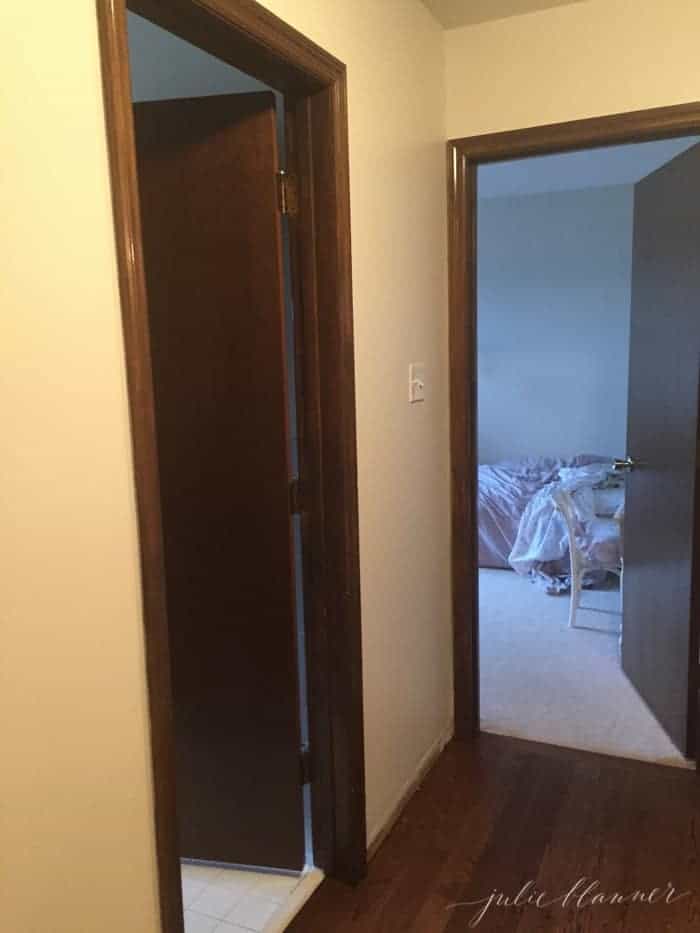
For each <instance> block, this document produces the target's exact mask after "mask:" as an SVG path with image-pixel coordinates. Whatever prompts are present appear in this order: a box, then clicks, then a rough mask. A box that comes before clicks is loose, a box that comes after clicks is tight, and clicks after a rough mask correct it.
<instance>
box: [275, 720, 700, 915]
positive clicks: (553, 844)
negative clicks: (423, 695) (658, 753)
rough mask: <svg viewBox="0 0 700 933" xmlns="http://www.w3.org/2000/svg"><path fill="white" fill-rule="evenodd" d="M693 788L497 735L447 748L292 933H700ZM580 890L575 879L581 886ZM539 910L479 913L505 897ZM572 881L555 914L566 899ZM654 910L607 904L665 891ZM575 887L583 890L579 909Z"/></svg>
mask: <svg viewBox="0 0 700 933" xmlns="http://www.w3.org/2000/svg"><path fill="white" fill-rule="evenodd" d="M699 840H700V781H699V780H698V776H697V775H696V774H695V773H694V772H691V771H683V770H680V769H676V768H670V767H663V766H660V765H647V764H643V763H640V762H632V761H626V760H623V759H617V758H610V757H606V756H601V755H592V754H589V753H586V752H578V751H574V750H570V749H561V748H555V747H553V746H546V745H541V744H538V743H533V742H524V741H521V740H517V739H509V738H505V737H502V736H495V735H486V734H482V735H481V736H480V737H479V739H478V740H477V741H476V742H474V743H473V744H462V743H457V742H452V743H450V745H448V747H447V748H446V749H445V751H444V752H443V754H442V755H441V757H440V759H439V760H438V761H437V763H436V764H435V766H434V768H433V769H432V771H431V772H430V774H429V775H428V776H427V777H426V779H425V781H424V783H423V785H422V786H421V787H420V788H419V790H418V791H417V793H416V794H415V796H414V797H413V799H412V800H411V801H410V803H409V805H408V806H407V808H406V810H405V811H404V813H403V815H402V817H401V819H400V820H399V822H398V823H397V825H396V827H395V828H394V830H393V831H392V833H391V834H390V835H389V836H388V837H387V839H386V840H385V842H384V844H383V845H382V846H381V848H380V849H379V851H378V852H377V854H376V856H375V858H374V859H373V860H372V862H371V864H370V868H369V874H368V877H367V879H366V880H365V881H364V882H362V884H360V885H358V886H357V887H356V888H349V887H346V886H344V885H340V884H337V883H334V882H324V884H323V885H321V887H320V888H319V890H318V891H317V892H316V893H315V895H314V896H313V897H312V898H311V900H310V901H309V903H308V904H307V905H306V906H305V908H304V909H303V911H302V912H301V913H300V914H299V915H298V916H297V917H296V918H295V920H294V921H293V922H292V924H291V926H290V927H289V930H290V931H291V933H468V931H469V930H470V929H476V930H482V931H485V933H505V931H507V933H549V931H551V933H660V931H676V930H677V931H692V930H697V931H699V933H700V848H699ZM579 879H584V880H585V883H584V882H580V881H579ZM528 882H530V885H529V887H528V888H526V890H525V894H524V895H523V897H522V898H521V900H524V899H526V898H527V895H530V896H531V897H532V898H533V899H534V897H535V896H536V895H537V893H539V892H543V894H542V898H543V903H542V906H535V904H533V903H529V904H528V903H525V904H520V906H510V907H503V906H498V905H497V904H492V905H491V906H490V907H489V908H488V909H487V910H486V912H485V915H484V916H483V918H482V919H481V921H480V922H479V923H477V924H476V925H472V926H470V922H472V923H473V922H474V920H473V918H474V916H475V914H476V912H477V910H478V909H479V908H478V906H477V905H471V906H461V907H451V905H454V904H457V903H461V902H463V901H473V900H479V899H480V898H488V897H489V895H491V894H492V893H493V892H496V893H499V892H503V894H504V895H507V896H509V897H511V898H514V897H515V895H516V894H517V893H518V891H519V890H521V889H522V888H523V886H524V885H527V884H528ZM577 882H579V886H578V887H577V888H575V890H574V893H573V894H572V895H570V896H569V898H567V899H566V902H565V903H562V901H563V900H564V896H565V894H566V893H567V891H570V890H571V889H572V888H574V886H575V885H576V884H577ZM669 882H670V883H671V884H672V885H673V886H674V888H675V890H676V892H677V893H682V892H685V891H689V892H690V894H688V895H687V896H685V897H682V898H680V899H678V900H675V901H674V902H673V903H666V902H665V901H664V900H663V898H662V897H661V896H660V895H659V896H658V900H659V901H660V902H659V903H652V904H650V903H646V902H643V901H641V900H639V896H638V897H637V899H636V900H635V899H633V900H631V901H630V900H629V899H628V900H627V901H625V902H624V903H617V904H610V903H603V904H591V903H590V900H591V897H592V896H594V895H596V894H597V895H601V894H605V895H606V896H607V897H608V898H609V897H610V896H611V895H614V894H615V893H616V892H617V893H618V894H619V895H628V896H629V895H633V894H634V892H635V891H637V892H645V893H646V894H647V895H648V892H650V891H652V889H654V888H658V889H660V891H661V892H662V893H663V892H664V891H665V890H666V888H667V884H668V883H669ZM587 884H595V885H596V886H595V887H594V888H592V889H591V890H590V892H589V894H588V895H587V896H585V897H583V899H582V901H581V904H578V903H577V898H578V897H580V896H581V895H582V894H583V892H584V890H585V888H586V885H587Z"/></svg>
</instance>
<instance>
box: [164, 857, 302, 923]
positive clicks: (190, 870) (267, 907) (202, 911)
mask: <svg viewBox="0 0 700 933" xmlns="http://www.w3.org/2000/svg"><path fill="white" fill-rule="evenodd" d="M303 877H304V876H303V875H298V876H291V875H273V874H267V873H258V872H254V871H240V870H238V869H233V868H210V867H208V866H205V865H186V864H183V865H182V896H183V902H184V906H185V933H236V931H239V933H250V931H251V930H252V931H255V933H261V931H266V930H269V929H272V928H277V926H278V924H276V923H275V915H277V914H280V915H281V914H282V913H284V911H285V909H286V906H287V903H288V902H289V901H290V900H291V899H292V898H293V895H294V892H295V890H296V889H297V888H298V886H299V885H300V884H301V883H302V881H303Z"/></svg>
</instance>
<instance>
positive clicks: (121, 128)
mask: <svg viewBox="0 0 700 933" xmlns="http://www.w3.org/2000/svg"><path fill="white" fill-rule="evenodd" d="M96 2H97V14H98V26H99V36H100V49H101V59H102V79H103V93H104V104H105V119H106V130H107V142H108V151H109V164H110V174H111V188H112V203H113V214H114V229H115V237H116V253H117V263H118V276H119V289H120V299H121V307H122V321H123V331H124V346H125V356H126V369H127V380H128V390H129V409H130V419H131V435H132V444H133V459H134V478H135V486H136V498H137V509H138V528H139V547H140V557H141V577H142V594H143V619H144V637H145V644H146V665H147V677H148V695H149V715H150V729H151V753H152V767H153V779H154V811H155V833H156V850H157V864H158V883H159V895H160V911H161V925H162V929H163V931H164V933H182V930H183V910H182V899H181V889H180V866H179V853H178V847H177V838H176V816H175V815H176V802H175V769H174V760H173V757H174V756H173V723H172V711H171V703H170V671H169V660H168V630H167V617H166V609H165V577H164V562H163V544H162V533H161V515H160V495H159V479H158V462H157V451H156V442H155V416H154V399H153V390H152V374H151V357H150V348H149V333H148V317H147V304H146V301H147V299H146V285H145V272H144V263H143V254H142V241H141V227H140V220H139V199H138V180H137V171H136V153H135V142H134V128H133V118H132V101H131V85H130V74H129V56H128V37H127V18H126V13H127V6H128V8H129V9H131V10H133V11H134V12H137V13H139V14H141V15H143V16H145V17H147V18H148V19H150V20H151V21H153V22H155V23H156V24H158V25H160V26H163V27H164V28H166V29H169V30H170V31H172V32H175V33H176V34H177V35H179V36H181V37H182V38H184V39H186V40H187V41H190V42H193V43H194V44H196V45H198V46H199V47H201V48H203V49H204V50H206V51H209V52H211V53H212V54H214V55H216V56H217V57H219V58H223V59H224V60H226V61H229V62H230V63H231V64H234V65H235V66H236V67H239V68H243V69H244V70H246V71H248V72H249V73H251V74H253V75H254V76H255V77H257V78H259V79H261V80H263V81H265V82H266V83H268V84H270V85H271V86H272V87H274V88H276V89H277V90H279V91H281V92H283V93H284V94H285V95H287V106H288V126H289V128H290V129H291V130H292V132H293V141H294V142H293V152H292V158H293V160H294V162H295V164H296V166H295V167H296V168H297V170H298V172H299V181H300V209H299V216H298V219H297V220H296V221H295V223H294V225H293V226H294V230H293V240H294V254H295V256H296V271H297V273H298V282H297V298H298V300H299V301H300V305H299V307H298V312H299V313H300V317H301V319H302V331H303V353H302V369H303V371H302V373H301V379H302V382H303V397H302V418H303V421H304V432H303V433H304V435H305V436H306V437H307V439H308V443H307V444H306V449H305V457H306V461H305V468H306V471H307V475H306V477H305V480H306V482H305V490H306V494H307V497H308V498H307V502H308V521H307V523H306V524H307V533H306V541H305V543H306V545H307V549H308V551H309V553H308V554H307V555H306V568H305V571H306V572H305V581H304V582H305V590H306V599H307V603H306V605H307V622H306V628H307V641H308V661H309V680H310V683H309V712H310V719H311V722H310V729H311V740H312V757H313V774H314V775H315V778H314V780H313V781H312V807H313V813H314V816H315V817H316V819H315V821H314V840H313V841H314V851H315V858H316V861H317V864H319V865H320V867H322V868H323V869H324V870H325V871H326V873H327V874H328V875H330V876H332V877H337V878H340V879H342V880H346V881H356V880H359V879H360V878H361V877H363V876H364V874H365V871H366V827H365V791H364V739H363V721H362V716H363V711H362V656H361V636H360V590H359V547H358V504H357V457H356V430H355V386H354V362H353V319H352V284H351V261H350V195H349V162H348V125H347V106H346V71H345V66H344V65H343V64H342V63H341V62H339V61H338V60H337V59H335V58H334V57H333V56H331V55H329V54H328V53H327V52H325V51H324V50H323V49H321V48H319V47H318V46H316V45H315V44H314V43H312V42H310V41H309V40H308V39H306V38H305V37H304V36H303V35H301V34H300V33H298V32H297V31H296V30H294V29H292V28H291V27H289V26H288V25H287V24H286V23H284V22H283V21H282V20H280V19H278V18H277V17H276V16H274V15H273V14H271V13H270V12H269V11H267V10H266V9H265V8H263V7H262V6H260V5H259V4H257V3H255V2H253V0H167V2H166V0H133V2H132V0H96Z"/></svg>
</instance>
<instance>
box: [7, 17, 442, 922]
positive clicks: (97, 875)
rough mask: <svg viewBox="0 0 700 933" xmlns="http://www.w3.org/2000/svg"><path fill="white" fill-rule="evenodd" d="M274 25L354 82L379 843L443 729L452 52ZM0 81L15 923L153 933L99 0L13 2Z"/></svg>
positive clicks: (328, 27)
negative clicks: (307, 42)
mask: <svg viewBox="0 0 700 933" xmlns="http://www.w3.org/2000/svg"><path fill="white" fill-rule="evenodd" d="M268 6H269V7H270V8H271V9H272V10H273V12H275V13H278V14H279V15H281V16H282V17H284V18H286V19H287V20H288V21H289V22H290V23H292V24H293V25H294V26H296V27H297V28H299V29H300V30H302V31H303V32H304V33H306V34H307V35H308V36H310V37H311V38H312V39H315V40H316V41H317V42H319V43H320V44H321V45H323V46H324V47H326V48H327V49H328V50H329V51H330V52H332V53H334V54H335V55H337V56H338V57H339V58H340V59H342V60H343V61H345V62H346V64H347V66H348V76H349V114H350V169H351V178H350V183H351V198H352V204H351V207H352V223H353V285H354V302H355V320H356V376H357V413H358V447H359V498H360V548H361V570H362V610H363V647H364V652H365V671H364V699H365V712H366V722H365V730H366V744H367V813H368V823H369V829H370V833H371V834H374V833H376V832H377V830H378V828H379V827H381V825H382V824H383V822H384V821H385V820H386V819H387V817H388V816H389V815H390V814H391V812H392V810H393V808H394V806H395V805H396V803H397V802H398V801H399V799H400V798H401V795H402V794H403V792H404V790H405V788H406V786H407V785H408V783H409V782H410V781H411V780H412V779H413V778H414V776H415V775H416V772H417V770H418V768H419V767H420V764H421V762H422V760H423V759H424V757H425V756H426V754H428V753H429V752H430V751H431V750H432V749H433V748H435V747H436V745H438V744H439V742H440V741H442V739H443V738H444V736H445V734H446V733H448V731H449V728H450V720H451V700H452V687H451V626H450V605H449V593H450V584H449V504H448V476H449V473H448V463H447V452H448V420H447V352H446V350H447V340H446V237H445V229H446V221H445V190H446V185H445V150H444V139H445V127H444V85H443V67H442V65H443V62H442V34H441V31H440V29H439V27H438V26H437V24H436V23H435V21H434V20H433V19H432V17H431V15H430V14H429V13H428V11H427V10H426V9H425V8H424V7H423V5H422V4H421V3H420V2H418V0H383V2H381V3H376V0H325V2H323V3H319V2H317V0H268ZM0 62H2V65H1V68H2V73H3V82H2V88H3V93H2V110H3V159H2V173H0V204H1V206H2V207H1V210H2V217H3V223H2V225H1V232H0V241H1V243H2V249H1V250H0V257H1V258H0V266H1V268H0V308H2V313H0V381H1V383H2V390H1V391H0V422H1V423H2V426H3V427H2V451H3V456H2V458H0V477H1V482H0V528H2V533H1V535H0V564H1V565H2V575H1V582H0V590H1V592H2V599H1V600H0V627H1V630H2V652H0V709H1V710H3V711H8V710H11V711H12V712H11V715H9V716H3V717H1V718H2V725H1V726H0V731H1V733H2V768H0V799H1V800H2V801H3V804H4V806H3V807H2V808H0V838H1V839H2V842H3V845H2V852H1V853H0V903H1V904H2V926H3V929H7V930H12V931H13V933H45V931H46V930H51V933H75V931H76V930H81V931H90V933H92V931H97V930H99V931H100V933H125V931H129V933H156V931H158V930H159V920H158V905H157V888H156V863H155V853H154V838H153V801H152V786H151V771H150V763H149V734H148V718H147V713H146V677H145V668H144V657H143V648H144V645H143V633H142V620H141V592H140V576H139V562H138V547H137V533H136V513H135V506H134V489H133V481H132V459H131V447H130V434H129V423H128V406H127V397H126V386H125V374H124V356H123V345H122V333H121V319H120V306H119V296H118V291H117V277H116V264H115V250H114V234H113V227H112V216H111V205H110V191H109V172H108V166H107V154H106V146H105V132H104V112H103V106H102V90H101V81H100V69H99V53H98V37H97V24H96V17H95V2H94V0H74V2H71V3H53V4H51V3H46V4H41V5H40V7H38V8H37V6H36V5H33V4H23V3H6V4H3V5H2V6H1V7H0ZM407 192H410V193H411V196H410V197H408V196H407ZM411 360H424V361H425V362H426V366H427V373H428V379H429V381H428V397H427V400H426V402H425V403H424V404H423V405H413V406H409V404H408V402H407V398H406V396H407V378H408V363H409V362H410V361H411Z"/></svg>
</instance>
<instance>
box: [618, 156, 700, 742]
mask: <svg viewBox="0 0 700 933" xmlns="http://www.w3.org/2000/svg"><path fill="white" fill-rule="evenodd" d="M699 371H700V146H694V147H693V148H692V149H689V150H687V151H686V152H684V153H683V154H682V155H680V156H678V157H677V158H675V159H673V160H672V161H671V162H669V163H667V164H666V165H664V166H662V167H661V168H660V169H658V170H657V171H656V172H654V173H653V174H651V175H649V176H648V177H647V178H644V179H643V180H642V181H640V182H639V183H638V184H637V185H636V187H635V197H634V247H633V264H632V305H631V336H630V369H629V377H630V380H629V411H628V419H629V420H628V430H627V453H628V455H629V456H630V457H631V458H633V459H634V460H635V461H638V465H637V466H636V467H635V468H634V469H633V470H632V472H630V473H628V475H627V501H626V514H625V539H624V554H625V575H624V619H623V636H622V666H623V669H624V671H625V673H626V674H627V676H628V677H629V679H630V680H631V681H632V683H633V684H634V686H635V687H636V689H637V691H638V692H639V693H640V695H641V696H642V698H643V699H644V700H645V701H646V703H647V705H648V706H649V708H650V709H651V711H652V712H653V713H654V715H655V716H656V718H657V719H658V721H659V723H660V724H661V725H662V726H663V728H664V729H665V730H666V732H667V733H668V735H669V736H670V738H671V739H672V741H673V742H674V744H675V745H676V746H677V747H678V748H679V749H680V750H681V751H682V752H683V753H685V754H693V745H694V744H695V743H694V736H693V731H694V726H695V713H696V706H697V704H696V698H694V697H693V692H694V689H693V688H694V684H695V668H696V666H697V649H696V648H695V649H693V650H692V651H691V645H692V644H694V632H693V627H692V626H691V596H692V583H693V580H692V577H693V573H692V567H693V528H694V524H695V518H694V516H695V492H696V490H695V471H696V449H697V436H698V373H699ZM693 653H694V654H695V657H694V658H693V657H692V654H693Z"/></svg>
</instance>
